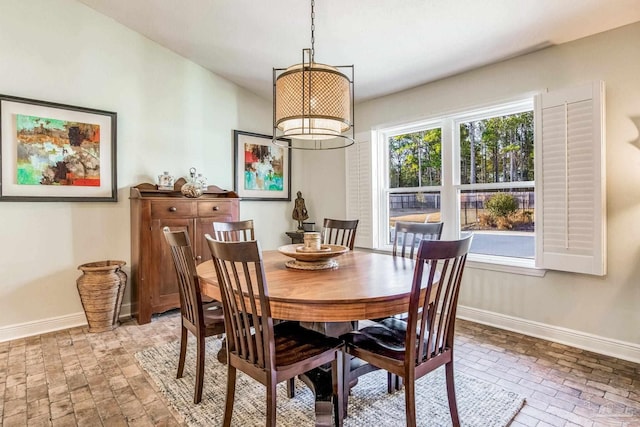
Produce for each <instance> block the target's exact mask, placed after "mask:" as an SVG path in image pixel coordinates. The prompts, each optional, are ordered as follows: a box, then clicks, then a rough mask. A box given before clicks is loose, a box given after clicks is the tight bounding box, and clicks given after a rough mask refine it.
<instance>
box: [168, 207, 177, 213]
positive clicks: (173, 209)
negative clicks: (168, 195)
mask: <svg viewBox="0 0 640 427" xmlns="http://www.w3.org/2000/svg"><path fill="white" fill-rule="evenodd" d="M177 211H178V208H176V207H175V206H171V207H170V208H169V212H177Z"/></svg>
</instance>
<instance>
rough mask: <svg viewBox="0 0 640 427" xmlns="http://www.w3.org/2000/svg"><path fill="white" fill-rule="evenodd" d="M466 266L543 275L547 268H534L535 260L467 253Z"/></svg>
mask: <svg viewBox="0 0 640 427" xmlns="http://www.w3.org/2000/svg"><path fill="white" fill-rule="evenodd" d="M466 266H467V268H474V269H478V270H490V271H500V272H503V273H511V274H521V275H524V276H534V277H544V275H545V274H546V273H547V270H545V269H543V268H536V266H535V261H534V260H532V259H524V258H508V257H500V256H490V255H478V254H469V256H468V257H467V265H466Z"/></svg>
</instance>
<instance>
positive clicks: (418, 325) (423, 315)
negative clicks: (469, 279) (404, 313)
mask: <svg viewBox="0 0 640 427" xmlns="http://www.w3.org/2000/svg"><path fill="white" fill-rule="evenodd" d="M472 238H473V236H472V235H470V236H468V237H466V238H464V239H461V240H454V241H443V240H440V241H437V240H422V241H421V242H420V246H419V247H418V251H417V262H416V267H415V271H414V277H413V283H412V288H411V298H410V303H409V318H408V320H407V322H408V326H407V335H406V343H405V345H406V351H407V355H406V359H405V360H407V361H411V360H412V361H414V362H415V365H416V367H417V366H419V365H421V364H423V363H426V362H429V361H430V360H431V359H433V358H436V357H437V356H438V355H441V354H443V353H445V352H447V351H450V350H451V349H452V348H453V332H454V326H455V319H456V307H457V304H458V293H459V291H460V282H461V280H462V273H463V271H464V267H465V263H466V259H467V253H468V252H469V248H470V246H471V240H472ZM425 281H426V284H425V285H426V295H425V298H424V300H420V289H421V287H424V286H423V283H425ZM433 292H435V295H432V293H433ZM430 301H431V302H430ZM416 337H418V340H417V341H416Z"/></svg>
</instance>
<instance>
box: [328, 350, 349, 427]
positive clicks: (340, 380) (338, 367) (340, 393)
mask: <svg viewBox="0 0 640 427" xmlns="http://www.w3.org/2000/svg"><path fill="white" fill-rule="evenodd" d="M348 361H349V359H348V357H347V355H346V353H345V352H344V351H338V352H337V353H336V358H335V360H334V361H332V362H331V379H332V383H333V416H334V423H335V427H342V424H343V422H344V417H345V416H346V402H347V399H346V397H345V395H344V388H345V383H347V387H348V386H349V385H348V384H349V381H348V378H349V377H348V371H347V369H349V368H348V367H345V366H348V364H347V363H348Z"/></svg>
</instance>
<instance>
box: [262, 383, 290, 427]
mask: <svg viewBox="0 0 640 427" xmlns="http://www.w3.org/2000/svg"><path fill="white" fill-rule="evenodd" d="M287 383H288V381H287ZM266 425H267V427H275V425H276V383H275V380H274V378H271V381H269V380H267V423H266Z"/></svg>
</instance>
